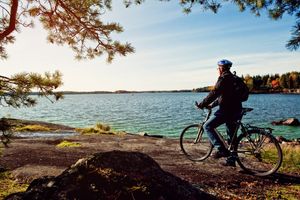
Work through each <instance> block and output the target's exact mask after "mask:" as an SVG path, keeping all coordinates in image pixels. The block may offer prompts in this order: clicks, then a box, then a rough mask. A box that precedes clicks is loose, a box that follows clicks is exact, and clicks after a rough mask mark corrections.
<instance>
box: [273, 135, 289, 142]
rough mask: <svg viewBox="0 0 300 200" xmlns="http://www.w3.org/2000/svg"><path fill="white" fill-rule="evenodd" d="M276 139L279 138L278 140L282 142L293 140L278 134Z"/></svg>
mask: <svg viewBox="0 0 300 200" xmlns="http://www.w3.org/2000/svg"><path fill="white" fill-rule="evenodd" d="M276 139H277V141H278V142H280V143H283V142H291V140H288V139H286V138H285V137H283V136H277V137H276Z"/></svg>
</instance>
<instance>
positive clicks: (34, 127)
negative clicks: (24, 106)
mask: <svg viewBox="0 0 300 200" xmlns="http://www.w3.org/2000/svg"><path fill="white" fill-rule="evenodd" d="M50 130H51V129H50V128H48V127H45V126H41V125H27V126H22V127H16V128H15V129H14V131H17V132H37V131H50Z"/></svg>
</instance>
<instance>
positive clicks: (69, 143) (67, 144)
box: [56, 140, 81, 148]
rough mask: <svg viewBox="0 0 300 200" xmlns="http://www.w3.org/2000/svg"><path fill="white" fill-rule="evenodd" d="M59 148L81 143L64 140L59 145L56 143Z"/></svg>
mask: <svg viewBox="0 0 300 200" xmlns="http://www.w3.org/2000/svg"><path fill="white" fill-rule="evenodd" d="M56 147H58V148H68V147H81V144H80V143H78V142H69V141H66V140H64V141H62V142H61V143H59V144H58V145H56Z"/></svg>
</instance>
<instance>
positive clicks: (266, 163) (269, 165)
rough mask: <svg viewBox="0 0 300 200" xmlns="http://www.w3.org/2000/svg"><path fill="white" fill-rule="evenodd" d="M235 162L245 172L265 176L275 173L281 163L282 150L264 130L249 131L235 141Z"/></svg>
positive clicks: (274, 139)
mask: <svg viewBox="0 0 300 200" xmlns="http://www.w3.org/2000/svg"><path fill="white" fill-rule="evenodd" d="M235 152H236V153H237V162H238V164H239V165H240V167H241V168H242V169H244V170H245V171H247V172H249V173H251V174H254V175H257V176H267V175H270V174H273V173H275V172H276V171H277V170H278V169H279V167H280V165H281V163H282V150H281V148H280V145H279V143H278V141H277V140H276V138H275V137H274V136H272V135H271V134H269V133H266V132H265V131H264V130H259V129H254V130H249V131H248V133H247V134H242V135H240V136H239V137H238V139H237V144H236V146H235Z"/></svg>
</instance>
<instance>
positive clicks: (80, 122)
mask: <svg viewBox="0 0 300 200" xmlns="http://www.w3.org/2000/svg"><path fill="white" fill-rule="evenodd" d="M206 95H207V94H206V93H140V94H84V95H65V98H64V99H63V100H61V101H59V102H57V103H54V104H52V103H50V102H49V101H47V100H46V99H39V103H38V105H37V106H35V107H33V108H21V109H13V108H6V107H5V108H4V107H1V108H0V116H4V117H12V118H19V119H29V120H40V121H46V122H53V123H59V124H64V125H69V126H73V127H87V126H93V125H95V124H96V123H97V122H102V123H106V124H109V125H110V126H112V127H113V128H114V129H116V130H125V131H127V132H131V133H137V132H147V133H150V134H158V135H165V136H168V137H178V136H179V134H180V132H181V130H182V129H183V128H184V127H185V126H187V125H188V124H191V123H196V122H198V121H199V120H200V119H201V112H200V111H199V110H197V109H195V107H194V102H195V101H196V100H197V101H198V100H201V99H202V98H203V97H205V96H206ZM244 107H252V108H254V110H253V111H252V112H251V113H249V114H248V115H246V116H245V117H244V120H243V121H244V122H247V123H251V124H253V125H257V126H265V127H272V128H274V129H275V131H274V134H275V135H283V136H285V137H288V138H300V127H286V126H272V125H271V122H272V121H275V120H281V119H284V118H289V117H296V118H298V119H300V95H281V94H259V95H251V96H250V97H249V100H248V101H247V102H246V103H244ZM221 129H222V128H221Z"/></svg>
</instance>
